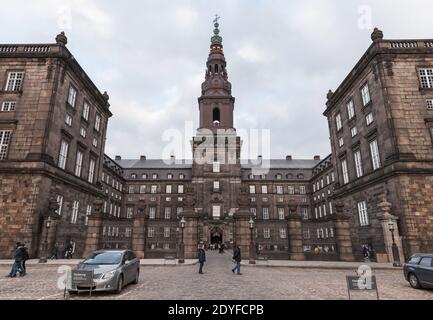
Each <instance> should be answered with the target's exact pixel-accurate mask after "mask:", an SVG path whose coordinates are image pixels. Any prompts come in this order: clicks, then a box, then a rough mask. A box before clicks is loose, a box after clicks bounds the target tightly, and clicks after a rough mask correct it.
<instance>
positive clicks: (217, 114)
mask: <svg viewBox="0 0 433 320" xmlns="http://www.w3.org/2000/svg"><path fill="white" fill-rule="evenodd" d="M212 114H213V116H212V118H213V122H215V121H218V122H220V121H221V119H220V109H219V108H214V109H213V113H212Z"/></svg>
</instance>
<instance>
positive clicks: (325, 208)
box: [314, 202, 334, 219]
mask: <svg viewBox="0 0 433 320" xmlns="http://www.w3.org/2000/svg"><path fill="white" fill-rule="evenodd" d="M314 214H315V217H316V219H320V218H323V217H326V216H327V215H328V214H330V215H332V214H334V208H333V204H332V202H329V203H328V204H323V205H320V206H317V207H315V208H314Z"/></svg>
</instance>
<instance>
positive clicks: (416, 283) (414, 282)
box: [408, 273, 421, 289]
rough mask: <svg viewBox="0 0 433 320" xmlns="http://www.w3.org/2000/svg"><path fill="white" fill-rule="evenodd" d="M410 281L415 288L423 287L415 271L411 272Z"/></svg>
mask: <svg viewBox="0 0 433 320" xmlns="http://www.w3.org/2000/svg"><path fill="white" fill-rule="evenodd" d="M408 278H409V283H410V286H411V287H412V288H414V289H421V285H420V284H419V280H418V277H417V276H416V275H415V274H414V273H410V274H409V277H408Z"/></svg>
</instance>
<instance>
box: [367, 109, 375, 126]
mask: <svg viewBox="0 0 433 320" xmlns="http://www.w3.org/2000/svg"><path fill="white" fill-rule="evenodd" d="M373 122H374V117H373V113H371V112H370V113H369V114H367V116H366V117H365V123H366V124H367V126H369V125H370V124H372V123H373Z"/></svg>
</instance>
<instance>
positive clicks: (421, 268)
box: [418, 257, 433, 287]
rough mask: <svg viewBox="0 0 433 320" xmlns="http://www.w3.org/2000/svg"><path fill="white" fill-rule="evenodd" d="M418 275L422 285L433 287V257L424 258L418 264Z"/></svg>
mask: <svg viewBox="0 0 433 320" xmlns="http://www.w3.org/2000/svg"><path fill="white" fill-rule="evenodd" d="M418 275H419V279H418V280H419V281H420V282H421V285H424V286H429V287H430V286H433V257H423V258H421V260H420V262H419V264H418Z"/></svg>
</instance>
